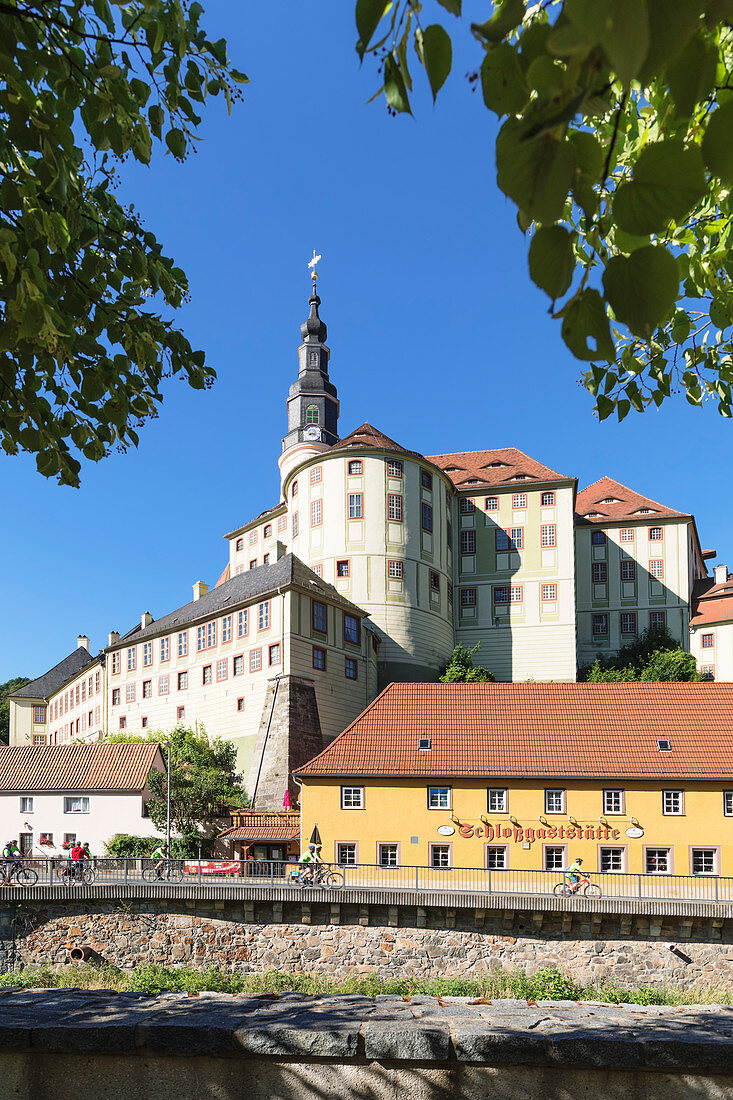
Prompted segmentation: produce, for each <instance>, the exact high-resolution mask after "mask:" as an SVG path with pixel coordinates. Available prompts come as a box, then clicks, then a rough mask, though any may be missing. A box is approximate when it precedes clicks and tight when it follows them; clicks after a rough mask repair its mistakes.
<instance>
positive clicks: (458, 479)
mask: <svg viewBox="0 0 733 1100" xmlns="http://www.w3.org/2000/svg"><path fill="white" fill-rule="evenodd" d="M427 457H428V460H429V461H430V462H434V463H435V465H436V466H439V467H440V469H441V470H443V472H444V473H446V474H447V475H448V477H449V478H450V479H451V481H452V482H453V484H454V485H455V487H456V488H457V489H471V488H473V486H474V485H491V486H496V487H498V486H504V485H505V486H506V487H507V488H509V487H511V486H513V485H521V483H522V481H524V482H525V483H526V482H532V481H574V480H575V479H574V478H571V477H568V476H567V475H566V474H559V473H558V472H557V470H551V469H550V467H549V466H543V464H542V463H541V462H537V460H536V459H534V458H530V457H529V455H526V454H525V453H524V451H519V450H517V448H516V447H499V448H497V449H495V450H492V451H457V452H455V453H454V454H446V455H428V456H427ZM517 479H520V480H517Z"/></svg>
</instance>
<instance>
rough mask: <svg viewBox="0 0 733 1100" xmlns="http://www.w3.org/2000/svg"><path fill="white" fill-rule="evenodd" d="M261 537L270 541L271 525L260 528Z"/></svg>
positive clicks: (267, 524)
mask: <svg viewBox="0 0 733 1100" xmlns="http://www.w3.org/2000/svg"><path fill="white" fill-rule="evenodd" d="M319 469H320V467H319ZM319 481H320V478H319ZM262 537H263V539H271V538H272V524H271V523H266V524H265V526H264V527H263V528H262Z"/></svg>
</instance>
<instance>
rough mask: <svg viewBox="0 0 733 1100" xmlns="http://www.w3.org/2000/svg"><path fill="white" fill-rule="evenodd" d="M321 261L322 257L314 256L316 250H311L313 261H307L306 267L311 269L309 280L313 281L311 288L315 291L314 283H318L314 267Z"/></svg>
mask: <svg viewBox="0 0 733 1100" xmlns="http://www.w3.org/2000/svg"><path fill="white" fill-rule="evenodd" d="M322 259H323V256H316V250H315V248H314V249H313V259H312V260H309V261H308V267H310V268H311V269H312V270H311V279H312V280H313V288H314V289H315V286H316V283H317V281H318V272H317V270H316V267H317V265H318V263H319V261H320V260H322Z"/></svg>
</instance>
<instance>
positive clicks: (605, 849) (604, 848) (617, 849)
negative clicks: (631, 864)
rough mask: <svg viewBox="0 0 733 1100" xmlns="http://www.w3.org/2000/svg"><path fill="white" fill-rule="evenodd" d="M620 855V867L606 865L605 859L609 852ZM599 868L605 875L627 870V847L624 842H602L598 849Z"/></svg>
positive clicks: (617, 873) (621, 872)
mask: <svg viewBox="0 0 733 1100" xmlns="http://www.w3.org/2000/svg"><path fill="white" fill-rule="evenodd" d="M612 853H613V854H614V856H615V855H616V854H617V856H618V864H619V865H618V867H604V866H603V860H604V857H606V855H607V854H608V855H609V856H610V855H611V854H612ZM598 870H599V871H600V872H601V873H602V874H605V875H619V874H623V873H624V872H625V870H626V848H625V847H624V845H623V844H602V845H601V846H600V847H599V849H598Z"/></svg>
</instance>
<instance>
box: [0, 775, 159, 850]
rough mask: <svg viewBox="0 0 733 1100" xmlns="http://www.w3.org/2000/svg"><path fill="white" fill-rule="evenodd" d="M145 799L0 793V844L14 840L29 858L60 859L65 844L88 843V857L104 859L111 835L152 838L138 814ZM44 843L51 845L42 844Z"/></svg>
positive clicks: (138, 795)
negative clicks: (48, 838) (89, 851)
mask: <svg viewBox="0 0 733 1100" xmlns="http://www.w3.org/2000/svg"><path fill="white" fill-rule="evenodd" d="M148 796H149V792H143V791H103V792H100V791H72V792H66V793H63V792H56V791H54V792H52V793H50V792H43V791H42V792H37V791H32V790H29V791H28V792H22V793H16V792H12V793H8V792H0V838H1V839H2V843H3V844H5V842H6V841H7V840H11V839H13V840H16V841H17V842H18V843H19V845H20V847H21V850H22V851H23V852H26V853H27V854H29V855H33V856H34V857H45V858H51V857H54V856H55V857H62V856H63V855H65V852H64V849H63V846H62V845H63V842H64V841H65V840H66V841H69V840H78V841H80V842H81V843H82V844H84V843H88V844H89V847H90V850H91V852H92V855H95V856H100V855H104V844H105V842H106V841H108V840H109V839H110V837H112V836H114V835H115V833H129V834H131V835H132V836H155V835H157V830H156V828H155V826H154V825H153V823H152V821H151V820H150V818H149V817H145V815H144V814H143V807H144V804H145V801H146V800H147V797H148ZM28 806H30V807H31V809H28ZM44 837H50V838H51V840H52V844H51V845H47V844H42V843H41V840H42V838H44Z"/></svg>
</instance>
